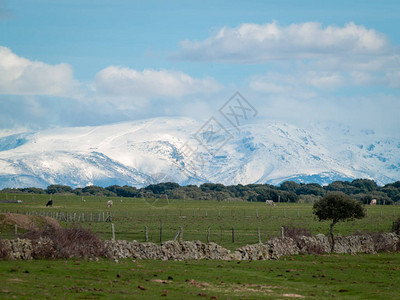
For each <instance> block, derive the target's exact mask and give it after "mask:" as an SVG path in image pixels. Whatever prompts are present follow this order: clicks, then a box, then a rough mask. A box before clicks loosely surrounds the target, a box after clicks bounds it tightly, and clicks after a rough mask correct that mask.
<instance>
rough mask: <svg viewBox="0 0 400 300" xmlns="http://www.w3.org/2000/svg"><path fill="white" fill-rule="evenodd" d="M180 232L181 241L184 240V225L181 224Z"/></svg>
mask: <svg viewBox="0 0 400 300" xmlns="http://www.w3.org/2000/svg"><path fill="white" fill-rule="evenodd" d="M180 230H181V231H180V233H179V241H180V242H183V227H182V226H181V228H180Z"/></svg>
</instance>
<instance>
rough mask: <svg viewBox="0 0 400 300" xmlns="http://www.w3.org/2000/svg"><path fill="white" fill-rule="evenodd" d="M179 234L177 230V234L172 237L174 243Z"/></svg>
mask: <svg viewBox="0 0 400 300" xmlns="http://www.w3.org/2000/svg"><path fill="white" fill-rule="evenodd" d="M179 233H180V230H178V232H177V233H176V234H175V236H174V242H175V241H176V239H177V238H178V236H179Z"/></svg>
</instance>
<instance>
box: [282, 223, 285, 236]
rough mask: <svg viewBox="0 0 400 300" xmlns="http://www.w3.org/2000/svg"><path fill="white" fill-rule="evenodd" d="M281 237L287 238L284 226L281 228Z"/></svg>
mask: <svg viewBox="0 0 400 300" xmlns="http://www.w3.org/2000/svg"><path fill="white" fill-rule="evenodd" d="M281 236H282V238H284V237H285V229H284V228H283V226H282V227H281Z"/></svg>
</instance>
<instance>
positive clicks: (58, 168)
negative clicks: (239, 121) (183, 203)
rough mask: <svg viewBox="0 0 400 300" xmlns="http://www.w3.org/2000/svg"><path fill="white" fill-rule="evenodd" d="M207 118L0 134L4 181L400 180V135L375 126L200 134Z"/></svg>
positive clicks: (272, 124)
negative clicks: (386, 133) (382, 131)
mask: <svg viewBox="0 0 400 300" xmlns="http://www.w3.org/2000/svg"><path fill="white" fill-rule="evenodd" d="M202 125H203V123H200V122H198V121H196V120H193V119H189V118H185V117H179V118H174V117H159V118H153V119H146V120H140V121H130V122H121V123H115V124H110V125H102V126H86V127H70V128H68V127H64V128H56V129H48V130H43V131H26V132H19V133H12V132H7V133H1V134H0V188H4V187H28V186H35V187H46V186H47V185H50V184H65V185H69V186H72V187H80V186H87V185H99V186H103V187H104V186H107V185H112V184H118V185H125V184H127V185H132V186H136V187H143V186H146V185H148V184H152V183H157V182H160V181H164V182H165V181H173V182H177V183H179V184H181V185H187V184H201V183H204V182H214V183H222V184H225V185H231V184H239V183H240V184H250V183H270V184H279V183H281V182H283V181H285V180H294V181H297V182H304V183H308V182H316V183H319V184H328V183H330V182H332V181H335V180H352V179H355V178H369V179H374V180H375V181H377V182H378V184H386V183H389V182H393V181H396V180H398V179H399V178H400V163H399V161H400V139H398V138H396V137H384V136H378V135H377V134H376V133H375V132H374V131H373V130H371V129H363V130H360V131H357V132H354V133H353V132H352V131H351V130H350V129H347V128H346V127H343V126H342V125H340V124H329V125H326V124H315V125H313V126H312V127H311V129H304V128H299V127H296V126H294V125H291V124H287V123H284V122H278V121H271V120H265V119H264V120H263V119H258V120H254V122H253V123H248V124H244V125H242V126H241V127H240V131H238V130H234V129H233V128H228V127H227V129H225V131H223V130H222V131H221V130H219V129H216V128H212V127H210V128H211V129H210V128H207V130H204V131H202V132H201V131H200V129H202V128H203V127H202ZM224 139H225V140H224ZM204 141H205V142H204ZM188 150H190V151H188ZM196 163H197V166H196ZM199 163H200V165H199Z"/></svg>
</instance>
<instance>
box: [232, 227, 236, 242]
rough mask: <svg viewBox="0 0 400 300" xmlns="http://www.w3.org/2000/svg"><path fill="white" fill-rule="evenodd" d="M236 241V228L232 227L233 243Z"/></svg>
mask: <svg viewBox="0 0 400 300" xmlns="http://www.w3.org/2000/svg"><path fill="white" fill-rule="evenodd" d="M234 242H235V228H234V227H232V243H234Z"/></svg>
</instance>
